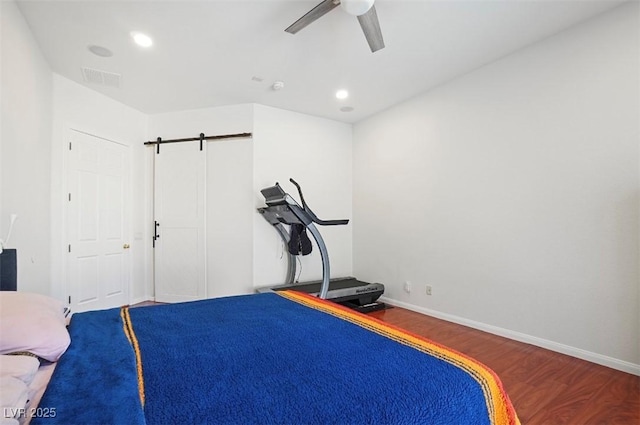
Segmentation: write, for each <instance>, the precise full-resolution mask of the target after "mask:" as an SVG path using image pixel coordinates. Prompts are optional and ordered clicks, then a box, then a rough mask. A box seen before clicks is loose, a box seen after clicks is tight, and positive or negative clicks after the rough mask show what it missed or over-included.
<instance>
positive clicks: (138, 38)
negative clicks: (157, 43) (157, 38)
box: [131, 31, 153, 47]
mask: <svg viewBox="0 0 640 425" xmlns="http://www.w3.org/2000/svg"><path fill="white" fill-rule="evenodd" d="M131 37H133V41H135V42H136V44H137V45H138V46H140V47H151V45H152V44H153V40H152V39H151V37H149V36H148V35H146V34H143V33H141V32H136V31H134V32H132V33H131Z"/></svg>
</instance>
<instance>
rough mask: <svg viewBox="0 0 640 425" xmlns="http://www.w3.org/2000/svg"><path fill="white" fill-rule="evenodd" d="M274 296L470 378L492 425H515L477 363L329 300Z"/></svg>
mask: <svg viewBox="0 0 640 425" xmlns="http://www.w3.org/2000/svg"><path fill="white" fill-rule="evenodd" d="M276 293H277V294H278V295H281V296H283V297H284V298H287V299H289V300H291V301H294V302H297V303H299V304H302V305H305V306H307V307H310V308H313V309H316V310H320V311H323V312H325V313H328V314H331V315H333V316H336V317H339V318H341V319H343V320H347V321H349V322H351V323H354V324H356V325H358V326H361V327H363V328H365V329H368V330H370V331H373V332H376V333H378V334H380V335H382V336H385V337H387V338H390V339H393V340H394V341H397V342H399V343H401V344H404V345H407V346H410V347H412V348H415V349H417V350H419V351H422V352H424V353H426V354H429V355H431V356H434V357H437V358H439V359H441V360H443V361H446V362H448V363H450V364H452V365H454V366H456V367H459V368H461V369H463V370H464V371H466V372H467V373H468V374H469V375H471V376H472V377H473V378H474V379H475V380H476V382H478V384H479V385H480V387H481V388H482V391H483V393H484V396H485V402H486V406H487V411H488V412H489V420H490V421H491V423H492V424H494V425H519V424H520V420H519V419H518V416H517V415H516V412H515V410H514V408H513V405H512V404H511V401H510V400H509V397H508V396H507V394H506V392H505V391H504V388H503V387H502V383H501V382H500V379H499V378H498V377H497V375H496V374H495V372H493V371H492V370H491V369H489V368H488V367H487V366H485V365H483V364H482V363H480V362H478V361H477V360H475V359H473V358H471V357H469V356H467V355H465V354H462V353H459V352H457V351H455V350H453V349H451V348H448V347H445V346H443V345H440V344H438V343H436V342H433V341H431V340H429V339H427V338H424V337H422V336H419V335H416V334H412V333H411V332H408V331H405V330H403V329H400V328H398V327H396V326H393V325H390V324H388V323H385V322H382V321H380V320H378V319H375V318H373V317H369V316H366V315H364V314H362V313H358V312H356V311H354V310H351V309H348V308H346V307H343V306H341V305H338V304H335V303H332V302H330V301H326V300H322V299H320V298H316V297H314V296H311V295H309V294H304V293H300V292H295V291H277V292H276Z"/></svg>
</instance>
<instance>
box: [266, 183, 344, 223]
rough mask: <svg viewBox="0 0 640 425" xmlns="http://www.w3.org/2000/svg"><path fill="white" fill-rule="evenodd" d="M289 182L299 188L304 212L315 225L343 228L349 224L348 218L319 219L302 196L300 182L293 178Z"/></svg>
mask: <svg viewBox="0 0 640 425" xmlns="http://www.w3.org/2000/svg"><path fill="white" fill-rule="evenodd" d="M289 181H290V182H291V183H293V184H294V185H295V186H296V188H298V194H299V195H300V200H301V201H302V210H303V211H304V212H305V213H307V214H308V215H309V217H311V220H312V221H313V222H314V223H317V224H319V225H321V226H341V225H345V224H349V219H348V218H343V219H337V220H322V219H320V218H318V216H317V215H316V214H315V213H314V212H313V211H312V210H311V208H310V207H309V205H308V204H307V202H306V201H305V200H304V195H303V194H302V188H300V185H299V184H298V182H296V181H295V180H294V179H292V178H290V179H289ZM276 184H277V183H276ZM278 187H279V185H278ZM294 202H295V201H294ZM296 204H297V203H296ZM298 206H299V205H298Z"/></svg>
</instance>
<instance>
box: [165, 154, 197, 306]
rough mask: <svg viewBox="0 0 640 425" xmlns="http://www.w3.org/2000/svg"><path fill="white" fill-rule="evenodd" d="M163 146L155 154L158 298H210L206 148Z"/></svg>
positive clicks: (183, 299)
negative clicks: (207, 256) (206, 219)
mask: <svg viewBox="0 0 640 425" xmlns="http://www.w3.org/2000/svg"><path fill="white" fill-rule="evenodd" d="M203 149H204V150H203V151H200V148H199V145H198V144H197V143H171V144H166V145H161V148H160V153H159V154H156V155H155V162H154V163H155V179H154V184H155V189H154V191H155V193H154V215H155V221H156V225H157V228H156V232H157V235H158V237H157V238H156V240H155V249H154V263H155V299H156V301H159V302H179V301H191V300H197V299H202V298H205V297H206V295H207V294H206V233H205V230H206V228H205V217H206V215H205V213H206V211H205V205H206V204H205V201H206V199H205V196H206V190H205V185H206V164H207V163H206V159H207V155H206V144H204V146H203Z"/></svg>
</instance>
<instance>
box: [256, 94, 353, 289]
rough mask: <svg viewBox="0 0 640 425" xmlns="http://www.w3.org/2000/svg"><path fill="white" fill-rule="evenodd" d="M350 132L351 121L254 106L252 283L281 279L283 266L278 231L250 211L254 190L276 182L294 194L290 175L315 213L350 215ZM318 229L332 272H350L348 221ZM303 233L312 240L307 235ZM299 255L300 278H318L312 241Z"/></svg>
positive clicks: (261, 203) (326, 216)
mask: <svg viewBox="0 0 640 425" xmlns="http://www.w3.org/2000/svg"><path fill="white" fill-rule="evenodd" d="M351 137H352V134H351V125H348V124H344V123H339V122H336V121H332V120H328V119H324V118H316V117H312V116H309V115H304V114H300V113H296V112H290V111H285V110H282V109H276V108H271V107H267V106H262V105H255V108H254V168H253V173H254V174H253V200H254V201H253V217H254V218H253V220H254V229H255V230H254V254H253V255H254V263H253V268H254V277H253V282H254V286H256V287H261V286H267V285H273V284H278V283H284V279H285V276H286V266H287V264H286V255H283V249H284V248H283V244H282V242H281V238H280V236H279V235H278V233H277V231H276V230H275V229H274V228H273V226H271V225H270V224H269V223H267V222H266V221H265V220H264V218H262V216H261V215H260V214H259V213H257V212H256V208H258V207H261V206H264V198H263V197H262V195H261V194H260V190H261V189H263V188H265V187H268V186H272V185H273V184H275V182H280V184H281V186H282V187H283V188H284V190H285V191H287V192H288V193H290V194H291V195H293V196H294V197H295V198H296V199H298V194H297V191H296V188H295V186H293V185H292V184H291V183H290V182H289V178H290V177H292V178H294V179H295V180H296V181H297V182H298V183H299V184H300V185H301V186H302V190H303V192H304V194H305V200H306V201H307V202H308V203H309V205H310V206H311V208H312V209H313V211H314V212H315V213H316V215H317V216H318V217H320V218H323V219H338V218H349V219H351V218H352V206H351V205H352V191H351V186H352V172H351V170H352V145H351ZM298 202H300V200H299V199H298ZM318 228H319V230H320V233H321V234H322V236H323V239H324V240H325V243H326V245H327V248H328V251H329V258H330V262H331V275H332V277H341V276H350V275H352V243H351V236H352V234H351V223H350V224H349V225H347V226H325V227H322V226H318ZM309 238H311V239H312V237H311V235H310V234H309ZM312 240H313V239H312ZM299 258H300V261H301V264H302V272H301V275H300V280H301V281H304V280H314V279H320V278H321V277H322V265H321V261H320V256H319V255H318V249H317V247H316V246H315V244H314V247H313V252H312V253H311V254H310V255H309V256H304V257H299ZM298 272H300V268H298Z"/></svg>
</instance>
